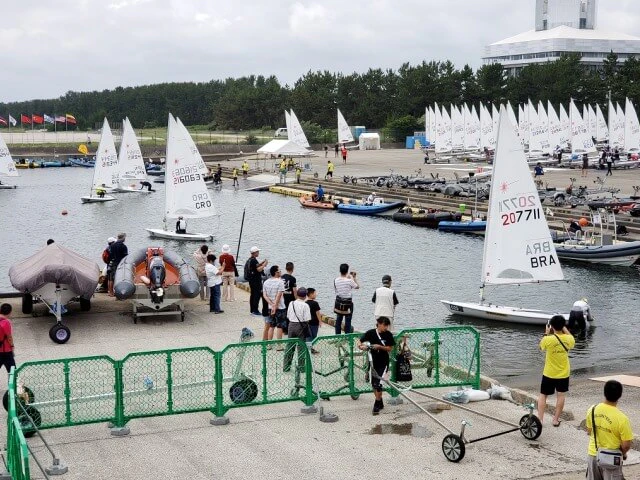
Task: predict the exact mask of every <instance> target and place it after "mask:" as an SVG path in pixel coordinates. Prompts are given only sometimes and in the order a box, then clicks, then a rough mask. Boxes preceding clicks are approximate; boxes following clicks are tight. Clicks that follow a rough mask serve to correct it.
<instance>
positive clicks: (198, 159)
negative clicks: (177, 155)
mask: <svg viewBox="0 0 640 480" xmlns="http://www.w3.org/2000/svg"><path fill="white" fill-rule="evenodd" d="M176 124H177V125H178V128H179V129H180V130H182V134H183V135H184V138H186V139H187V144H188V145H189V149H190V150H191V154H192V155H193V158H195V160H196V164H197V165H198V172H200V174H201V175H202V176H203V177H209V169H208V168H207V165H206V164H205V163H204V159H203V158H202V155H200V151H199V150H198V147H196V142H194V141H193V138H191V135H190V134H189V130H187V127H185V126H184V123H182V120H180V119H179V118H176ZM204 183H205V184H207V185H209V184H212V183H213V178H212V177H210V178H209V179H206V178H205V181H204Z"/></svg>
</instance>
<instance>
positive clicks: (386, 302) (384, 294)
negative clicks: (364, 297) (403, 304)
mask: <svg viewBox="0 0 640 480" xmlns="http://www.w3.org/2000/svg"><path fill="white" fill-rule="evenodd" d="M371 301H372V302H373V303H374V311H373V315H374V317H375V318H376V319H378V318H379V317H387V318H388V319H389V320H390V321H391V327H393V317H394V314H395V311H396V305H398V303H399V302H398V297H397V296H396V292H395V291H393V290H391V276H390V275H383V276H382V286H381V287H378V288H376V291H375V292H373V297H372V298H371Z"/></svg>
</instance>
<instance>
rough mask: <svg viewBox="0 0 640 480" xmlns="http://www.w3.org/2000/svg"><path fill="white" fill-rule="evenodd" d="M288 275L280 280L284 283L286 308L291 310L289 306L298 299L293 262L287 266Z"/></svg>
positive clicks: (282, 276)
mask: <svg viewBox="0 0 640 480" xmlns="http://www.w3.org/2000/svg"><path fill="white" fill-rule="evenodd" d="M285 268H286V270H287V273H285V274H284V275H281V276H280V278H281V279H282V281H283V282H284V295H283V298H284V306H285V308H289V304H290V303H291V302H293V301H294V300H295V299H296V291H297V290H298V287H297V285H296V277H294V276H293V262H287V264H286V266H285Z"/></svg>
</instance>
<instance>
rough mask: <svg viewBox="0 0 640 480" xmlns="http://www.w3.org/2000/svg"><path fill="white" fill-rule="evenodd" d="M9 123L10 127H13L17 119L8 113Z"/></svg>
mask: <svg viewBox="0 0 640 480" xmlns="http://www.w3.org/2000/svg"><path fill="white" fill-rule="evenodd" d="M9 123H10V124H11V126H12V127H15V126H16V124H17V123H18V121H17V120H16V119H15V118H13V117H12V116H11V115H9Z"/></svg>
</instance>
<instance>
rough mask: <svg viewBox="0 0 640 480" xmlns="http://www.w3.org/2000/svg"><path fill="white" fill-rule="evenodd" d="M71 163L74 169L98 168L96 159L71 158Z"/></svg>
mask: <svg viewBox="0 0 640 480" xmlns="http://www.w3.org/2000/svg"><path fill="white" fill-rule="evenodd" d="M69 162H71V165H73V166H74V167H85V168H93V167H95V166H96V161H95V159H89V158H70V159H69Z"/></svg>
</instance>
